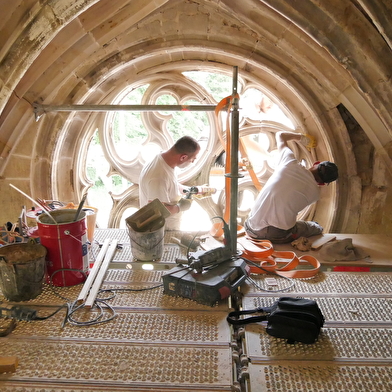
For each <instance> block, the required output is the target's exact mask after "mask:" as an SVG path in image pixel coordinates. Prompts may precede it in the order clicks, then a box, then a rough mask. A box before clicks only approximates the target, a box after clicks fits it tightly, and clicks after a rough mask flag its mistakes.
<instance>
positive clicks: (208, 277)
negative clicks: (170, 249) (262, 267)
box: [162, 217, 249, 306]
mask: <svg viewBox="0 0 392 392" xmlns="http://www.w3.org/2000/svg"><path fill="white" fill-rule="evenodd" d="M218 218H220V217H218ZM220 219H222V218H220ZM222 221H223V231H224V237H225V242H224V246H222V247H218V248H215V249H211V250H207V251H203V250H199V251H196V252H191V253H189V255H188V258H187V259H183V260H180V262H181V265H179V266H177V267H174V268H172V269H171V270H170V271H169V272H168V273H167V274H165V275H163V276H162V280H163V292H164V294H168V295H171V296H180V297H185V298H189V299H192V300H194V301H196V302H198V303H201V304H204V305H209V306H213V305H215V304H216V303H217V302H218V301H220V300H222V299H225V298H227V297H229V296H230V295H231V294H232V293H233V292H234V290H236V289H237V288H238V287H239V286H240V285H241V284H242V283H243V282H244V281H245V279H246V278H247V276H248V275H249V266H248V265H247V263H246V262H245V261H244V260H243V259H241V258H237V257H233V254H232V251H231V246H230V244H231V241H230V230H229V227H228V225H227V224H226V222H225V221H224V220H223V219H222ZM183 264H186V266H184V265H183Z"/></svg>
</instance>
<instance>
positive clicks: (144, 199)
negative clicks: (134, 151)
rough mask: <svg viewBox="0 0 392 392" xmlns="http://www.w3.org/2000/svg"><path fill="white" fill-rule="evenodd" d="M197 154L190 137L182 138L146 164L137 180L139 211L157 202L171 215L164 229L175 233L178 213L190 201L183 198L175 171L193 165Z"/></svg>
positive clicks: (197, 145) (179, 215)
mask: <svg viewBox="0 0 392 392" xmlns="http://www.w3.org/2000/svg"><path fill="white" fill-rule="evenodd" d="M199 151H200V145H199V143H198V142H197V141H196V140H195V139H194V138H192V137H190V136H183V137H181V138H180V139H178V140H177V142H176V143H175V144H174V145H173V146H172V147H171V148H169V149H168V150H167V151H164V152H162V153H160V154H158V155H157V156H156V157H155V158H154V159H153V160H152V161H151V162H149V163H147V164H146V165H145V166H144V167H143V169H142V171H141V173H140V178H139V204H140V208H141V207H143V206H145V205H146V204H147V203H149V202H151V201H153V200H154V199H159V201H160V202H161V203H163V204H164V205H165V206H166V208H167V209H168V210H169V211H170V213H171V215H170V216H169V217H168V218H167V219H166V223H165V228H166V229H167V230H178V229H179V226H180V219H181V213H182V212H183V211H186V210H187V209H189V208H190V206H191V199H185V198H183V195H184V194H183V189H186V187H183V186H182V185H181V184H180V183H179V182H178V179H177V174H176V170H175V169H176V168H177V167H179V168H184V167H186V166H188V165H189V164H191V163H193V162H194V161H195V159H196V158H197V154H198V153H199Z"/></svg>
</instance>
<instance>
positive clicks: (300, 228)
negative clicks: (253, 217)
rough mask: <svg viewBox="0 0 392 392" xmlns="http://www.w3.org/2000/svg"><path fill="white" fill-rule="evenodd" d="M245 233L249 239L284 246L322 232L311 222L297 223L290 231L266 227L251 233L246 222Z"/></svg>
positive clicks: (320, 227) (316, 224)
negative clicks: (267, 241)
mask: <svg viewBox="0 0 392 392" xmlns="http://www.w3.org/2000/svg"><path fill="white" fill-rule="evenodd" d="M244 227H245V231H246V233H247V234H248V235H249V237H252V238H256V239H260V240H269V241H271V242H272V243H275V244H285V243H288V242H291V241H294V240H296V239H297V238H300V237H311V236H313V235H318V234H321V233H322V232H323V228H322V226H320V225H319V224H318V223H317V222H313V221H297V223H296V224H295V226H293V227H292V228H291V229H288V230H283V229H279V228H277V227H274V226H267V227H264V228H263V229H261V230H258V231H253V230H252V229H251V228H250V227H249V225H248V224H247V221H245V223H244Z"/></svg>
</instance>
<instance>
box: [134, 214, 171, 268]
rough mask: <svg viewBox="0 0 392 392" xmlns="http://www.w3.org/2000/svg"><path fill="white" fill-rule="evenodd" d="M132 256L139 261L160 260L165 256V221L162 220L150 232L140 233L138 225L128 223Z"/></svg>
mask: <svg viewBox="0 0 392 392" xmlns="http://www.w3.org/2000/svg"><path fill="white" fill-rule="evenodd" d="M127 227H128V235H129V239H130V241H131V253H132V256H133V257H134V258H135V259H136V260H139V261H153V260H157V259H160V258H161V257H162V254H163V245H164V243H163V242H164V241H163V239H164V236H165V219H164V218H161V219H159V220H157V222H156V223H154V225H153V226H151V227H150V229H149V230H148V231H138V230H137V228H136V225H134V224H132V223H128V222H127Z"/></svg>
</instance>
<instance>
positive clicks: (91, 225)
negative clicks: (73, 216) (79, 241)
mask: <svg viewBox="0 0 392 392" xmlns="http://www.w3.org/2000/svg"><path fill="white" fill-rule="evenodd" d="M82 211H84V212H85V213H86V226H87V239H88V240H89V242H90V244H92V243H93V240H94V233H95V225H96V222H97V213H98V209H97V208H95V207H89V206H85V207H84V208H83V209H82Z"/></svg>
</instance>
